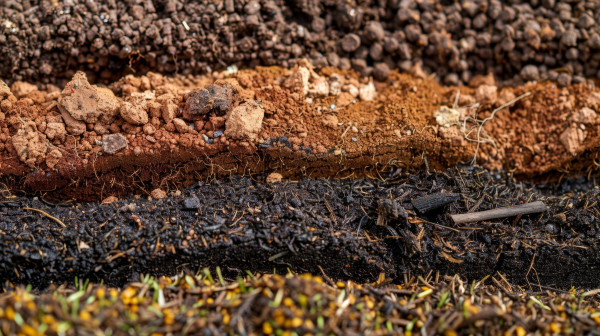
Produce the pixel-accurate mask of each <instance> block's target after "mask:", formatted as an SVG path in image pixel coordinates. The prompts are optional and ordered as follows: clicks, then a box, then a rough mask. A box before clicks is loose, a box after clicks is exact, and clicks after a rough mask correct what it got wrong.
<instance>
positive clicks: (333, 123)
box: [323, 114, 339, 128]
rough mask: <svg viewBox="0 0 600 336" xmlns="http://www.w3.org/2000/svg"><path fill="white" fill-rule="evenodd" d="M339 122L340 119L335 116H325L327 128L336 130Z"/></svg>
mask: <svg viewBox="0 0 600 336" xmlns="http://www.w3.org/2000/svg"><path fill="white" fill-rule="evenodd" d="M338 122H339V121H338V117H337V116H336V115H335V114H326V115H324V116H323V125H324V126H325V127H331V128H336V127H337V124H338Z"/></svg>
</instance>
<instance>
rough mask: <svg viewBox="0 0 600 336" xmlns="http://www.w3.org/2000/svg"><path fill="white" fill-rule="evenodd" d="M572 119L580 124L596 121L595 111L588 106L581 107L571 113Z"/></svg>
mask: <svg viewBox="0 0 600 336" xmlns="http://www.w3.org/2000/svg"><path fill="white" fill-rule="evenodd" d="M572 118H573V121H575V122H578V123H582V124H594V123H596V111H594V110H592V109H591V108H589V107H582V108H581V109H580V110H579V111H577V112H575V113H574V114H573V117H572Z"/></svg>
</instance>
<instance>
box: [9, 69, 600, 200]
mask: <svg viewBox="0 0 600 336" xmlns="http://www.w3.org/2000/svg"><path fill="white" fill-rule="evenodd" d="M211 83H213V84H215V85H213V86H210V84H211ZM0 84H1V85H0V109H1V111H2V112H1V113H0V172H1V173H2V176H3V178H2V179H3V181H4V183H5V184H7V186H8V187H9V188H12V189H22V190H24V191H28V192H31V191H35V192H42V193H43V194H44V195H47V197H53V198H60V199H64V198H78V199H100V198H103V197H107V196H110V195H116V194H121V193H124V192H132V191H134V192H136V193H149V191H150V190H152V188H154V187H162V188H172V187H176V186H177V185H178V184H179V183H182V182H186V181H188V182H189V181H193V180H195V179H197V178H201V177H206V176H219V175H225V174H233V173H239V174H257V173H269V172H278V173H280V174H282V175H283V177H284V178H292V179H293V178H298V177H300V176H311V177H322V176H331V177H337V178H344V177H348V176H351V175H352V176H354V177H357V176H360V175H364V174H375V172H376V171H379V170H380V169H381V168H383V167H386V166H390V165H393V166H397V167H401V168H403V169H407V170H414V169H420V168H423V167H424V163H425V162H427V163H428V166H429V168H430V169H443V168H445V167H448V166H450V165H454V164H457V163H461V162H469V161H470V160H471V159H472V158H473V157H474V156H475V154H477V155H476V158H477V162H478V163H479V164H481V165H483V166H485V167H488V168H493V169H508V170H510V171H513V172H514V173H515V174H516V175H520V176H525V177H528V178H537V177H540V176H543V175H547V174H553V173H556V172H559V173H570V174H575V173H586V174H590V173H593V172H594V171H596V170H597V169H598V168H599V163H598V162H599V160H598V159H597V157H596V156H597V147H598V141H599V138H600V134H599V131H598V121H597V116H596V111H598V109H600V90H598V89H595V88H591V87H588V86H586V85H583V84H582V85H573V86H570V87H568V88H564V89H560V88H557V87H556V86H555V85H554V84H552V83H532V84H527V85H525V86H522V87H517V88H497V87H496V86H495V85H494V83H493V79H492V78H489V77H482V78H479V79H478V80H475V81H473V84H474V85H475V86H474V87H470V88H469V87H461V88H454V87H441V86H440V85H439V84H437V83H436V82H435V81H434V80H433V79H429V78H424V77H423V76H421V77H414V76H410V75H402V74H397V73H394V74H393V75H392V76H391V77H390V78H389V80H388V81H387V82H385V83H380V82H375V83H374V82H373V81H372V80H370V79H367V78H360V77H359V76H357V75H356V74H355V73H353V72H347V71H341V70H338V69H333V68H326V69H324V70H322V71H321V72H320V73H316V72H315V71H314V70H313V69H312V68H311V67H310V65H309V64H308V63H302V64H301V65H300V66H298V67H296V68H293V69H282V68H277V67H270V68H260V67H259V68H257V69H255V70H244V71H240V72H237V73H234V74H228V73H214V74H212V75H210V76H196V77H190V76H188V77H182V76H176V77H173V78H169V77H164V76H161V75H157V74H152V73H150V74H148V75H147V76H141V77H132V76H128V77H125V78H123V79H121V80H120V81H118V82H115V83H113V84H111V85H109V86H108V88H103V87H98V86H95V85H93V83H88V81H87V79H86V78H85V75H83V74H82V73H78V74H76V75H75V77H74V78H73V80H72V81H71V82H69V83H68V84H67V85H66V86H65V88H64V89H63V90H60V89H59V88H57V87H55V86H50V85H44V86H40V87H37V86H35V85H32V84H29V83H21V82H15V83H13V84H12V86H11V87H10V88H9V87H8V86H6V85H4V83H0ZM202 89H203V90H202ZM459 90H460V94H459V95H458V97H459V98H458V101H457V103H458V104H457V105H456V106H455V105H454V103H455V97H456V96H457V91H459ZM526 92H529V93H530V95H529V96H527V97H524V98H522V99H520V100H518V101H517V102H516V103H514V104H513V105H510V106H509V107H506V108H503V109H501V110H499V111H497V113H496V114H495V115H494V117H493V118H492V119H490V120H489V121H487V122H486V123H485V124H483V125H484V126H483V128H482V130H481V131H479V126H480V125H482V120H484V119H485V118H486V117H489V116H490V115H491V113H492V111H493V110H494V109H495V108H497V107H499V106H501V105H502V104H504V103H506V102H508V101H510V100H511V99H513V98H515V97H517V96H519V95H521V94H523V93H526ZM475 103H479V104H480V106H479V107H476V106H475V107H464V106H467V105H472V104H475ZM442 106H447V107H448V108H446V109H444V110H440V108H441V107H442ZM440 111H442V112H441V113H440ZM475 118H476V119H475ZM478 131H479V140H480V142H481V146H480V148H477V146H476V142H475V141H473V140H477V139H478V136H477V134H478Z"/></svg>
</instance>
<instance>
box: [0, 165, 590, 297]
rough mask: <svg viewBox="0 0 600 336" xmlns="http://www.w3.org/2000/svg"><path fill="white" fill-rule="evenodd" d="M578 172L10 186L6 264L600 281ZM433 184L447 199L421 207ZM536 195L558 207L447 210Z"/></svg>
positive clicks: (36, 274)
mask: <svg viewBox="0 0 600 336" xmlns="http://www.w3.org/2000/svg"><path fill="white" fill-rule="evenodd" d="M569 183H570V182H565V183H563V184H562V185H557V186H553V187H552V186H541V187H533V186H530V185H528V184H525V183H517V182H515V181H514V180H513V179H511V178H509V177H507V176H503V175H500V174H490V173H489V172H487V171H485V170H480V169H475V168H457V169H450V170H448V171H446V172H443V173H432V174H427V173H422V174H421V175H404V174H402V173H398V172H395V173H390V174H389V175H386V176H381V177H380V178H379V179H360V180H338V181H329V180H310V179H306V180H301V181H299V182H280V183H273V184H262V183H258V182H254V181H253V180H252V179H250V178H247V177H235V178H231V179H229V180H224V181H211V182H209V183H204V182H201V183H199V184H196V185H194V186H192V187H189V188H187V189H185V190H184V191H183V193H182V194H181V195H171V196H169V197H167V198H165V199H162V200H147V199H143V198H139V197H138V198H136V197H130V198H127V199H122V200H119V201H117V202H116V203H113V204H105V205H103V204H98V203H81V204H61V205H57V204H52V203H49V202H47V201H44V200H43V199H41V198H30V197H13V198H10V197H7V198H5V199H3V200H2V202H1V204H0V205H1V207H0V230H1V231H0V232H1V233H2V236H3V239H2V241H1V242H0V250H1V251H3V253H2V254H1V255H0V278H1V279H5V280H10V281H11V282H13V283H23V284H32V285H34V286H36V287H45V286H47V285H48V284H49V283H52V282H54V283H62V282H70V281H72V279H73V278H74V277H75V276H78V277H79V278H89V279H91V280H92V281H99V280H104V281H105V283H107V284H109V285H119V286H120V285H123V284H124V283H126V282H128V281H133V280H136V279H138V277H139V275H140V274H153V275H161V274H173V273H174V272H175V271H180V270H188V271H191V272H195V271H197V270H198V269H199V268H200V267H205V266H211V267H214V266H217V265H219V266H223V265H225V266H227V268H226V269H225V271H226V272H227V273H230V274H238V273H242V272H244V271H245V270H251V271H263V272H272V271H273V270H274V269H275V270H277V272H278V273H279V272H286V271H287V270H288V268H289V269H290V270H293V271H295V272H302V273H303V272H310V273H313V274H321V273H322V272H323V273H324V274H325V275H326V276H328V277H331V278H333V279H342V280H343V279H352V280H353V281H359V282H366V281H374V280H375V279H377V277H378V276H379V274H380V273H385V274H386V276H387V277H388V278H396V279H399V280H401V279H403V278H404V276H405V275H407V274H427V273H428V272H430V270H434V272H435V271H439V272H440V273H441V274H449V275H454V274H457V273H458V274H462V275H463V276H465V277H466V278H468V279H470V280H480V279H481V278H483V277H484V276H486V275H489V274H496V272H499V273H501V274H503V276H505V277H506V278H507V279H508V280H509V281H511V282H513V283H516V284H523V285H530V286H532V287H535V288H538V287H539V288H538V289H541V288H543V287H542V286H552V287H554V288H563V289H568V288H570V287H571V286H573V285H576V286H577V287H578V288H596V287H598V286H600V280H599V279H598V277H597V274H598V272H599V270H600V233H599V232H600V227H599V226H600V222H599V220H598V217H599V216H600V213H599V212H598V211H599V210H600V205H599V204H598V202H597V198H598V194H599V193H600V189H598V188H596V187H591V186H590V185H589V184H590V183H588V184H587V187H588V188H587V189H588V190H589V191H587V192H580V191H578V190H575V189H573V188H571V187H570V184H569ZM438 193H441V194H457V195H458V196H456V195H451V196H450V197H445V198H444V197H440V196H439V195H437V194H438ZM431 195H437V196H434V199H436V200H437V201H436V202H437V204H438V205H440V207H438V208H436V209H432V207H431V206H429V207H428V208H429V209H427V211H428V212H426V213H421V212H419V211H418V210H417V209H415V207H414V205H413V204H422V200H421V199H420V198H421V197H426V196H431ZM5 196H6V195H5ZM440 199H444V200H446V201H444V202H441V201H439V200H440ZM535 200H543V201H544V202H545V203H546V204H547V205H548V206H549V209H548V211H547V212H545V213H543V214H539V215H528V216H522V217H517V218H515V217H512V218H506V219H500V220H494V221H488V222H480V223H473V224H469V225H459V226H457V225H455V224H453V223H452V222H451V220H450V219H449V218H448V216H447V215H448V214H451V213H464V212H467V211H468V210H472V211H479V210H487V209H491V208H496V207H501V206H508V205H516V204H521V203H525V202H531V201H535ZM420 202H421V203H420ZM428 204H432V203H431V202H430V203H428ZM444 204H445V205H444ZM33 209H35V210H33ZM50 216H53V218H52V217H50ZM61 223H62V224H64V225H65V226H66V227H62V226H61Z"/></svg>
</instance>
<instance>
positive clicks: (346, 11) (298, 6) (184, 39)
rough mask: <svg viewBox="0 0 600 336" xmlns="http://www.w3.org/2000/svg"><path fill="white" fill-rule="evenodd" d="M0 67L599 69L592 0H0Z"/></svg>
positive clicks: (34, 71)
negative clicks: (303, 61)
mask: <svg viewBox="0 0 600 336" xmlns="http://www.w3.org/2000/svg"><path fill="white" fill-rule="evenodd" d="M0 18H2V20H4V21H3V23H2V28H0V59H2V60H6V62H2V64H0V77H1V78H4V79H12V80H41V81H52V80H54V79H55V78H57V77H59V78H60V77H63V78H64V77H67V78H70V77H71V76H72V75H73V72H74V71H75V70H76V69H81V70H83V69H86V70H87V71H88V74H89V76H90V78H91V79H92V80H94V81H96V79H95V78H94V77H93V76H95V75H98V76H99V77H100V78H104V79H115V77H118V76H119V75H120V74H122V73H124V72H130V71H136V72H138V73H139V72H145V71H147V70H153V71H158V72H163V73H172V72H175V71H178V72H181V73H198V72H205V71H211V70H215V69H222V68H225V67H227V66H229V65H232V64H237V65H244V66H248V65H249V66H254V65H259V64H263V65H282V66H285V67H289V66H291V65H293V64H294V63H295V62H296V61H297V60H298V59H299V58H305V57H307V58H310V59H311V60H312V61H313V62H314V63H315V64H316V65H318V66H322V65H332V66H339V67H340V68H342V69H346V68H354V69H356V70H358V71H359V72H361V73H362V74H363V75H374V76H375V77H376V78H378V79H384V78H385V77H386V76H387V74H388V73H389V70H390V69H393V68H399V69H402V70H404V71H408V70H409V69H410V68H411V67H413V66H414V65H415V64H417V63H422V64H423V69H424V70H425V71H426V72H435V73H437V75H438V77H439V79H440V80H442V81H443V82H444V83H446V84H457V83H460V82H469V81H470V80H471V79H472V77H473V76H474V75H476V74H483V75H486V74H488V73H494V74H495V75H497V76H499V77H500V78H502V79H511V78H513V77H514V78H515V79H516V81H520V80H535V79H538V78H541V79H547V78H549V79H552V80H558V82H559V84H560V85H566V84H568V83H570V82H571V81H574V82H582V81H584V80H585V77H596V76H597V75H598V70H599V69H600V54H599V53H598V52H597V51H598V50H599V49H600V28H598V22H599V20H600V3H599V2H598V1H593V0H588V1H570V2H567V1H554V0H542V1H537V0H536V1H510V2H506V1H499V0H491V1H488V0H485V1H483V0H472V1H462V2H456V1H415V0H412V1H342V2H340V1H333V0H310V1H306V0H294V1H282V0H276V1H257V0H250V1H246V0H243V1H233V0H228V1H221V2H216V4H215V3H213V2H211V1H206V0H205V1H193V2H187V1H180V0H168V1H166V0H165V1H151V0H148V1H115V0H98V1H91V0H90V1H79V0H67V1H51V0H43V1H39V5H38V2H37V1H12V0H9V1H3V2H2V5H1V6H0Z"/></svg>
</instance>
